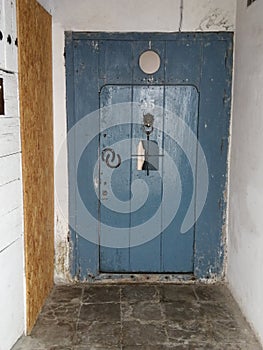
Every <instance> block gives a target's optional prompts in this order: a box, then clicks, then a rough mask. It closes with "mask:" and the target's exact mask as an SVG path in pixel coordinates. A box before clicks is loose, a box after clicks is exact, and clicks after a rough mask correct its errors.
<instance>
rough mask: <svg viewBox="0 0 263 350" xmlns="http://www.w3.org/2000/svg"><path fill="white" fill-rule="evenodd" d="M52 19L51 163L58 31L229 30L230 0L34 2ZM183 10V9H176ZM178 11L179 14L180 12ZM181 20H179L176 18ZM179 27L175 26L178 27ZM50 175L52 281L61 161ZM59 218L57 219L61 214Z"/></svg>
mask: <svg viewBox="0 0 263 350" xmlns="http://www.w3.org/2000/svg"><path fill="white" fill-rule="evenodd" d="M39 2H41V3H42V5H43V6H44V7H45V8H46V9H47V10H48V11H50V12H51V14H52V16H53V66H54V72H53V77H54V133H55V134H54V140H55V158H57V157H58V154H59V149H60V145H61V144H62V143H63V141H64V140H65V138H66V99H65V96H66V89H65V67H64V56H63V53H64V31H65V30H73V31H108V32H113V31H119V32H131V31H136V32H152V31H154V32H177V31H179V29H180V30H182V31H227V30H228V31H232V30H234V27H235V15H236V0H198V1H197V0H184V1H182V2H181V0H144V1H141V0H132V1H131V0H75V1H72V0H39ZM181 5H183V6H181ZM181 8H182V13H181ZM181 15H182V21H181V20H180V19H181ZM180 23H181V25H180ZM62 157H64V166H63V167H61V168H59V169H57V168H56V173H55V181H56V185H57V186H59V187H60V189H62V192H63V195H62V197H63V198H62V204H63V207H64V208H63V210H60V206H59V205H57V206H56V213H55V217H56V220H55V221H56V281H57V282H59V281H66V280H67V279H68V278H69V276H68V250H69V249H68V240H67V235H68V226H67V215H66V214H65V213H67V209H66V208H67V205H68V192H67V190H68V182H67V162H66V159H67V156H66V154H64V155H62ZM62 213H63V214H62Z"/></svg>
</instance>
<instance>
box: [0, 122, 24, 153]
mask: <svg viewBox="0 0 263 350" xmlns="http://www.w3.org/2000/svg"><path fill="white" fill-rule="evenodd" d="M20 151H21V146H20V123H19V118H7V117H5V116H0V157H3V156H7V155H9V154H13V153H18V152H20Z"/></svg>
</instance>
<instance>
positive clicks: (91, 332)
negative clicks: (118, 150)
mask: <svg viewBox="0 0 263 350" xmlns="http://www.w3.org/2000/svg"><path fill="white" fill-rule="evenodd" d="M47 349H48V350H55V349H57V350H60V349H61V350H62V349H63V350H80V349H82V350H84V349H86V350H93V349H100V350H103V349H109V350H110V349H123V350H128V349H129V350H133V349H138V350H140V349H145V350H148V349H149V350H163V349H220V350H224V349H248V350H257V349H258V350H259V349H262V348H261V346H260V345H259V344H258V343H257V340H256V338H255V336H254V335H253V332H252V331H251V329H250V327H249V326H248V324H247V323H246V321H245V320H244V318H243V316H242V314H241V312H240V310H239V308H238V306H237V304H236V303H235V301H234V300H233V298H232V297H231V295H230V293H229V292H228V290H227V288H226V287H225V286H224V285H178V284H156V285H153V284H126V285H105V284H103V285H80V286H56V287H55V288H54V290H53V292H52V293H51V295H50V297H49V299H48V301H47V303H46V305H45V306H44V308H43V310H42V313H41V314H40V316H39V318H38V321H37V323H36V325H35V327H34V329H33V331H32V334H31V336H29V337H23V338H22V339H20V340H19V341H18V343H17V344H16V345H15V346H14V347H13V350H47Z"/></svg>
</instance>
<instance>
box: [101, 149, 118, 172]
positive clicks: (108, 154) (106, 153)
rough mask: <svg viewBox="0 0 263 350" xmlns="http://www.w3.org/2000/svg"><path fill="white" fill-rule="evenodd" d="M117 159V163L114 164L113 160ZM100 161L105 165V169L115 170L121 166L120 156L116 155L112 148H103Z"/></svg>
mask: <svg viewBox="0 0 263 350" xmlns="http://www.w3.org/2000/svg"><path fill="white" fill-rule="evenodd" d="M116 157H117V163H116V164H114V161H115V158H116ZM101 159H102V161H103V162H105V163H106V165H107V167H109V168H111V169H116V168H118V167H119V166H120V165H121V156H120V155H119V154H116V152H115V151H114V150H113V149H112V148H109V147H108V148H104V150H103V151H102V154H101Z"/></svg>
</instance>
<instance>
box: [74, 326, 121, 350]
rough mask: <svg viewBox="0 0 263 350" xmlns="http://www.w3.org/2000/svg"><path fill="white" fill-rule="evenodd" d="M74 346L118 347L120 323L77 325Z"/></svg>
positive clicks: (119, 343) (119, 344) (119, 342)
mask: <svg viewBox="0 0 263 350" xmlns="http://www.w3.org/2000/svg"><path fill="white" fill-rule="evenodd" d="M74 345H77V346H84V345H86V346H89V347H92V346H93V347H108V348H110V347H116V346H117V347H120V346H121V323H120V322H115V323H114V322H92V323H79V324H78V326H77V332H76V337H75V339H74Z"/></svg>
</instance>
